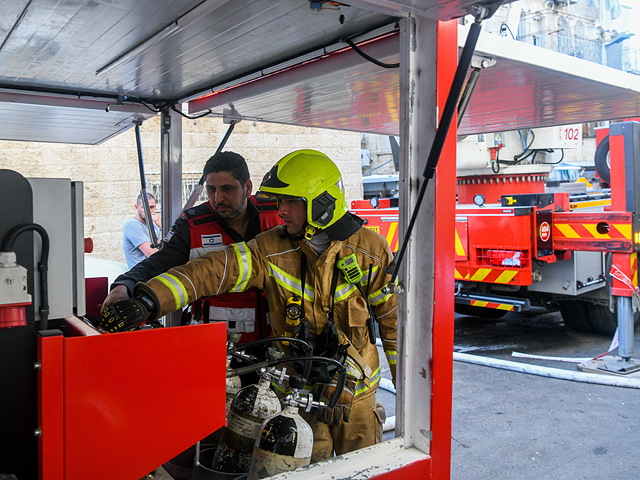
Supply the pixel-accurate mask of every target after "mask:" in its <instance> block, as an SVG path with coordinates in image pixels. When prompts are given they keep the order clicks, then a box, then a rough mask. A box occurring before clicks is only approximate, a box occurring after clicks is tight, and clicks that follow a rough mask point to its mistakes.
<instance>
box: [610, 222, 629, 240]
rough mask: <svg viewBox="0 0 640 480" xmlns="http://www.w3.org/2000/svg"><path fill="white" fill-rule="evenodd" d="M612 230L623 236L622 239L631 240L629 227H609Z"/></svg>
mask: <svg viewBox="0 0 640 480" xmlns="http://www.w3.org/2000/svg"><path fill="white" fill-rule="evenodd" d="M611 226H612V227H613V228H615V229H616V230H618V231H619V232H620V233H621V234H622V235H623V236H624V238H626V239H627V240H631V235H632V232H631V225H628V224H624V223H623V224H621V225H611Z"/></svg>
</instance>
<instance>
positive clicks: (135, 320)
mask: <svg viewBox="0 0 640 480" xmlns="http://www.w3.org/2000/svg"><path fill="white" fill-rule="evenodd" d="M154 311H155V303H154V302H153V300H152V299H151V297H149V296H148V295H145V294H142V295H140V296H139V297H137V298H134V299H131V300H120V301H118V302H115V303H112V304H111V305H108V306H106V307H104V309H103V310H102V314H101V315H100V327H101V328H102V329H103V330H104V331H106V332H109V333H114V332H128V331H130V330H136V329H138V328H140V327H141V326H142V325H143V324H144V323H145V322H146V321H147V320H148V319H149V318H152V317H153V315H152V314H153V312H154Z"/></svg>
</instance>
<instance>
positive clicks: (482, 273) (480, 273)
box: [471, 268, 491, 282]
mask: <svg viewBox="0 0 640 480" xmlns="http://www.w3.org/2000/svg"><path fill="white" fill-rule="evenodd" d="M490 273H491V269H490V268H479V269H478V270H477V271H476V273H474V274H473V277H471V280H472V281H475V282H479V281H482V280H484V279H485V278H487V275H489V274H490Z"/></svg>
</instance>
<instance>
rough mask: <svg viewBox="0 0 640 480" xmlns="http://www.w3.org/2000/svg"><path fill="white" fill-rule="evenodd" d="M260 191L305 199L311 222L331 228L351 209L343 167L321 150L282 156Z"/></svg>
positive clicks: (263, 193)
mask: <svg viewBox="0 0 640 480" xmlns="http://www.w3.org/2000/svg"><path fill="white" fill-rule="evenodd" d="M258 194H259V195H264V196H269V197H275V198H284V197H289V198H301V199H304V200H305V201H306V203H307V222H308V223H309V225H311V226H313V227H315V228H327V227H329V226H331V225H333V224H334V223H335V222H336V221H338V220H339V219H340V218H342V216H343V215H344V214H345V213H347V202H346V201H345V199H344V186H343V184H342V175H341V174H340V170H338V167H336V165H335V163H333V162H332V161H331V159H330V158H329V157H327V156H326V155H325V154H324V153H322V152H318V151H317V150H296V151H295V152H292V153H290V154H289V155H287V156H285V157H283V158H281V159H280V160H279V161H278V162H277V163H276V164H275V165H274V166H273V168H272V169H271V171H270V172H269V173H267V175H265V177H264V179H263V180H262V184H261V185H260V189H259V192H258Z"/></svg>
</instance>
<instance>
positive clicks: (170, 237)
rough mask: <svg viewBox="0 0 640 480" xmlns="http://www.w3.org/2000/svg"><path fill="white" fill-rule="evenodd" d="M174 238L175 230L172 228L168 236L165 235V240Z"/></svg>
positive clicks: (168, 240)
mask: <svg viewBox="0 0 640 480" xmlns="http://www.w3.org/2000/svg"><path fill="white" fill-rule="evenodd" d="M172 238H173V230H170V231H169V233H167V236H166V237H164V241H165V242H170V241H171V239H172Z"/></svg>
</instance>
